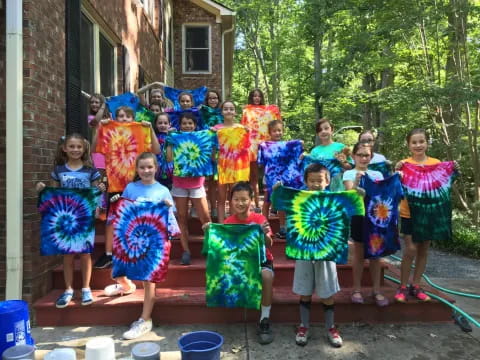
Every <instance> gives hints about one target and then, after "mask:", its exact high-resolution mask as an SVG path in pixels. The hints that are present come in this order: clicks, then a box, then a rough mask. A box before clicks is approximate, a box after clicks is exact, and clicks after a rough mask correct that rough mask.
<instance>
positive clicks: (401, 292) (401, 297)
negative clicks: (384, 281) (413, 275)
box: [395, 286, 408, 303]
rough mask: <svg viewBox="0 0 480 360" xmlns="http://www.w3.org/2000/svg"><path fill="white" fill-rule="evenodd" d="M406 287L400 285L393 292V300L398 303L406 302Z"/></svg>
mask: <svg viewBox="0 0 480 360" xmlns="http://www.w3.org/2000/svg"><path fill="white" fill-rule="evenodd" d="M407 295H408V289H407V287H406V286H400V287H399V288H398V289H397V293H396V294H395V301H396V302H399V303H405V302H407Z"/></svg>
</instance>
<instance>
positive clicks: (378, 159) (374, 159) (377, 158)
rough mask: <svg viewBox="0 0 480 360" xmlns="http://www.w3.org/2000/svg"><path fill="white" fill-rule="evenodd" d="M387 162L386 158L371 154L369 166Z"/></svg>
mask: <svg viewBox="0 0 480 360" xmlns="http://www.w3.org/2000/svg"><path fill="white" fill-rule="evenodd" d="M384 161H387V158H386V157H385V156H383V155H382V154H379V153H373V156H372V160H370V164H376V163H380V162H384Z"/></svg>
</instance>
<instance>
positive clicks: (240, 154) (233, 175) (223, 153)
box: [217, 126, 250, 184]
mask: <svg viewBox="0 0 480 360" xmlns="http://www.w3.org/2000/svg"><path fill="white" fill-rule="evenodd" d="M217 138H218V140H217V141H218V148H219V149H218V182H219V183H220V184H233V183H235V182H238V181H248V180H249V177H250V155H249V150H248V149H249V147H250V135H249V134H248V131H247V130H245V128H243V127H242V126H233V127H224V128H221V129H220V130H218V131H217Z"/></svg>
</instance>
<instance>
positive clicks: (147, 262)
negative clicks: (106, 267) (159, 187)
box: [111, 198, 179, 283]
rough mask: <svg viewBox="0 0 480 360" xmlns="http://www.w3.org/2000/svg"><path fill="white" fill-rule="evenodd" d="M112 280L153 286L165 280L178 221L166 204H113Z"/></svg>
mask: <svg viewBox="0 0 480 360" xmlns="http://www.w3.org/2000/svg"><path fill="white" fill-rule="evenodd" d="M111 206H112V210H113V214H114V216H113V220H112V225H113V269H112V277H113V278H116V277H119V276H126V277H128V278H129V279H131V280H142V281H150V282H154V283H158V282H161V281H163V280H164V279H165V277H166V275H167V270H168V262H169V260H170V247H171V244H170V240H169V237H170V234H172V235H173V234H178V233H179V230H178V225H177V223H176V221H175V217H172V216H170V217H169V207H168V206H166V205H165V204H164V203H163V202H157V203H154V202H138V201H132V200H128V199H123V198H122V199H120V200H118V201H116V202H114V203H112V205H111Z"/></svg>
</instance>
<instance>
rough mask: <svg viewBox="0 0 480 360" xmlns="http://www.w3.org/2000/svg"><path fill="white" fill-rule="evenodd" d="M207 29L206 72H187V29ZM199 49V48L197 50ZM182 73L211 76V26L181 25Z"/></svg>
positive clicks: (206, 24)
mask: <svg viewBox="0 0 480 360" xmlns="http://www.w3.org/2000/svg"><path fill="white" fill-rule="evenodd" d="M193 27H197V28H205V27H206V28H207V29H208V70H207V71H199V70H194V71H187V68H186V66H187V61H186V60H187V48H186V44H187V28H193ZM199 49H200V48H199ZM182 73H183V74H211V73H212V25H211V24H209V23H185V24H182Z"/></svg>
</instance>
